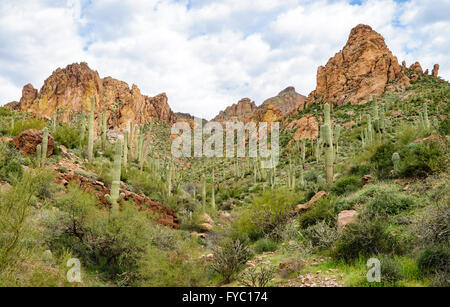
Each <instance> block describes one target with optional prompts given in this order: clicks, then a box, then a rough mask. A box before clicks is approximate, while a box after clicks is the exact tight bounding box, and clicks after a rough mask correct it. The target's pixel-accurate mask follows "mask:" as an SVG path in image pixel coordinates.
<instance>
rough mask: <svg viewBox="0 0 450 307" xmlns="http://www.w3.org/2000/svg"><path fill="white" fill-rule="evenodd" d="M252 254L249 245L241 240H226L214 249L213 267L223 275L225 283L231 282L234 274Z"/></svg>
mask: <svg viewBox="0 0 450 307" xmlns="http://www.w3.org/2000/svg"><path fill="white" fill-rule="evenodd" d="M251 256H252V254H251V252H250V250H249V249H248V247H247V246H246V245H245V244H243V243H241V242H240V241H239V240H236V241H232V240H226V241H225V242H224V243H223V244H222V245H221V246H218V247H216V248H215V249H214V259H213V260H212V263H211V269H212V270H213V271H214V272H216V273H218V274H219V275H220V276H222V278H223V280H224V282H225V283H230V282H231V278H232V277H233V275H234V274H236V273H237V272H239V271H240V270H241V269H242V267H243V266H244V265H245V263H246V262H247V261H248V260H249V259H250V258H251Z"/></svg>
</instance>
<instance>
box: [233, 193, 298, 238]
mask: <svg viewBox="0 0 450 307" xmlns="http://www.w3.org/2000/svg"><path fill="white" fill-rule="evenodd" d="M302 199H303V195H302V194H299V193H294V192H292V191H289V190H288V189H286V188H281V189H278V190H274V191H265V192H263V194H262V195H261V196H256V197H255V198H254V199H253V202H252V204H250V206H248V207H246V208H244V209H243V210H242V211H241V214H240V215H239V218H238V219H237V220H236V221H235V222H234V223H233V231H235V232H240V233H244V234H247V235H248V237H249V238H251V239H253V240H257V239H259V238H261V237H263V236H265V235H271V234H272V233H273V232H274V230H276V229H277V228H279V227H282V226H283V224H284V223H286V222H287V221H288V219H289V218H290V216H291V214H292V213H291V211H292V210H291V209H292V208H293V207H294V206H295V205H296V204H298V202H299V201H300V200H302ZM274 234H275V233H274ZM274 239H278V238H274Z"/></svg>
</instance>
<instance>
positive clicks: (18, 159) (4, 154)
mask: <svg viewBox="0 0 450 307" xmlns="http://www.w3.org/2000/svg"><path fill="white" fill-rule="evenodd" d="M22 162H23V158H22V156H21V155H20V153H19V152H18V151H17V150H16V149H15V148H13V147H12V146H11V145H10V144H6V143H3V142H0V179H1V180H5V181H7V182H9V183H12V182H13V181H14V180H16V179H20V178H21V177H22V174H23V168H22V165H21V164H22Z"/></svg>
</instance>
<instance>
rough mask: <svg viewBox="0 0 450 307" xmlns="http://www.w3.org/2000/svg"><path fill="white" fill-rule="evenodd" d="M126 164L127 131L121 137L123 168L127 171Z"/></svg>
mask: <svg viewBox="0 0 450 307" xmlns="http://www.w3.org/2000/svg"><path fill="white" fill-rule="evenodd" d="M127 163H128V131H125V133H124V135H123V167H124V168H125V171H126V170H127Z"/></svg>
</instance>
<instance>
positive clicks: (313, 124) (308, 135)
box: [286, 114, 319, 141]
mask: <svg viewBox="0 0 450 307" xmlns="http://www.w3.org/2000/svg"><path fill="white" fill-rule="evenodd" d="M286 128H287V129H294V128H297V130H296V131H295V133H294V136H293V140H295V141H299V140H304V139H315V138H317V137H318V136H319V122H318V121H317V119H316V118H315V117H314V116H313V115H312V114H306V115H305V116H303V117H302V118H300V119H298V120H294V121H292V122H291V123H289V124H288V125H287V126H286Z"/></svg>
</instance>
